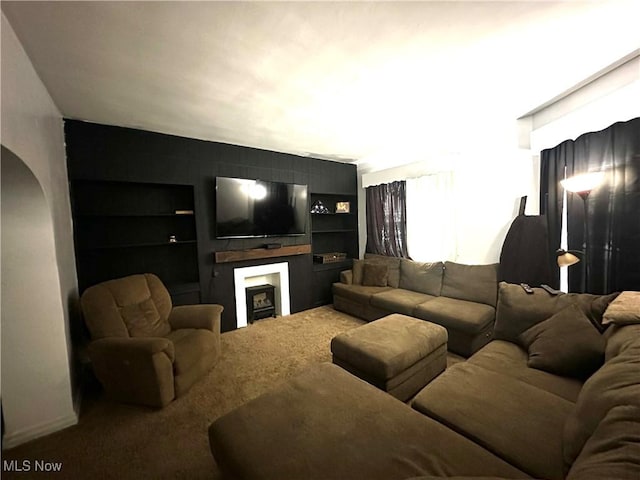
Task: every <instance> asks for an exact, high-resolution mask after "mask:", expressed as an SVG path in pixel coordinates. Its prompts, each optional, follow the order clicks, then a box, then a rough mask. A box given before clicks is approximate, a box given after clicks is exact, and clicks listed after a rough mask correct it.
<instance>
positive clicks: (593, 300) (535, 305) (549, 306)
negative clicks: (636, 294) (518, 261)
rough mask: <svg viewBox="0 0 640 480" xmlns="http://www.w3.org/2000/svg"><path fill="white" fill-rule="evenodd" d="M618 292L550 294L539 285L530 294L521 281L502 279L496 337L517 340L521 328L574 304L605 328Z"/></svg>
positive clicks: (597, 325) (523, 329) (511, 340)
mask: <svg viewBox="0 0 640 480" xmlns="http://www.w3.org/2000/svg"><path fill="white" fill-rule="evenodd" d="M617 295H618V294H617V293H613V294H610V295H592V294H588V293H580V294H576V293H565V294H560V295H550V294H549V293H548V292H547V291H546V290H544V289H543V288H537V287H534V288H533V294H528V293H526V292H525V291H524V290H523V289H522V287H521V286H520V285H515V284H512V283H506V282H500V284H499V287H498V306H497V308H496V326H495V331H494V338H496V339H498V340H507V341H509V342H514V343H517V338H518V335H520V334H521V333H522V332H524V331H525V330H527V329H528V328H531V327H532V326H533V325H535V324H536V323H540V322H542V321H544V320H546V319H547V318H549V317H551V316H552V315H554V314H555V313H557V312H559V311H560V310H562V309H563V308H566V307H568V306H569V305H571V304H575V305H577V306H578V307H579V308H580V309H581V310H582V311H583V313H584V314H585V315H586V316H587V318H589V320H590V321H591V322H592V323H593V324H594V325H595V326H596V327H599V328H600V329H602V325H601V322H602V315H603V314H604V311H605V310H606V308H607V306H608V305H609V303H610V302H611V301H612V300H613V299H614V298H616V296H617Z"/></svg>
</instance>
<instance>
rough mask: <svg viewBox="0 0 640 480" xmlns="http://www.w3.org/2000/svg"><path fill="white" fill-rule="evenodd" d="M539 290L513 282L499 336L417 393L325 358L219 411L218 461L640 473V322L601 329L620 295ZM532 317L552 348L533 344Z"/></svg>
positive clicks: (226, 465) (495, 474)
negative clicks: (589, 362) (395, 390)
mask: <svg viewBox="0 0 640 480" xmlns="http://www.w3.org/2000/svg"><path fill="white" fill-rule="evenodd" d="M534 290H535V293H534V294H533V295H529V296H527V295H526V294H525V293H524V292H523V290H522V289H521V288H520V287H519V286H516V285H510V284H505V283H502V284H501V285H500V299H499V302H498V311H497V318H496V325H495V333H496V337H498V339H497V340H494V341H492V342H491V343H489V344H488V345H486V346H485V347H483V348H482V349H481V350H480V351H478V352H477V353H475V354H474V355H473V356H472V357H471V358H469V359H468V360H467V361H465V362H460V363H457V364H455V365H453V366H451V367H449V368H448V369H447V370H446V371H445V372H444V373H443V374H441V375H440V376H438V377H437V378H436V379H434V380H433V381H432V382H431V383H430V384H428V385H427V386H426V387H425V388H424V389H423V390H422V391H421V392H419V393H418V395H417V396H416V397H414V399H413V400H412V402H410V403H409V404H406V403H403V402H400V401H398V400H397V399H395V398H393V397H392V396H391V395H388V394H386V393H384V392H382V391H380V390H378V389H376V388H375V387H373V386H371V385H369V384H368V383H365V382H364V381H362V380H360V379H358V378H356V377H355V376H352V375H350V374H349V373H347V372H346V371H344V370H342V369H341V368H340V367H338V366H336V365H332V364H322V365H317V366H315V367H313V368H311V369H309V370H307V371H305V372H304V373H302V374H301V375H300V376H298V377H296V378H294V379H293V380H291V381H289V382H287V383H285V384H284V385H282V386H281V387H280V388H278V389H276V390H274V391H272V392H270V393H268V394H266V395H263V396H262V397H259V398H257V399H255V400H253V401H251V402H249V403H247V404H245V405H243V406H241V407H239V408H238V409H236V410H234V411H232V412H230V413H229V414H227V415H225V416H223V417H221V418H219V419H218V420H216V421H215V422H214V423H213V424H212V425H211V427H210V429H209V439H210V445H211V450H212V453H213V455H214V457H215V459H216V462H217V463H218V465H219V467H220V469H221V470H222V472H223V474H224V476H225V477H226V478H233V479H258V478H260V479H278V480H279V479H285V478H286V479H310V480H313V479H323V480H332V479H336V480H337V479H367V480H369V479H385V480H393V479H399V480H400V479H408V478H415V479H418V478H420V479H422V480H427V479H435V478H442V477H448V478H458V477H465V478H477V479H480V478H484V479H489V478H538V479H550V480H551V479H566V480H605V479H606V480H613V479H620V480H631V479H633V480H635V479H638V478H640V375H638V372H640V324H630V325H612V326H610V327H609V328H608V329H607V330H606V331H605V332H604V333H603V334H600V333H599V332H598V331H597V330H596V329H595V328H594V327H593V325H597V326H598V327H601V320H602V316H603V312H604V311H605V309H606V308H607V306H608V304H609V302H611V301H612V300H613V299H614V298H615V295H611V296H595V295H574V294H566V295H560V296H557V297H552V296H550V295H549V294H548V293H547V292H546V291H544V290H542V289H537V288H536V289H534ZM574 308H578V309H579V310H574ZM607 311H608V310H607ZM567 312H570V313H571V315H572V319H569V320H567V318H566V317H565V315H566V314H567ZM639 315H640V309H638V310H637V313H636V314H635V317H636V318H637V317H638V316H639ZM574 320H575V321H579V322H581V323H580V326H579V327H577V328H576V329H575V332H573V331H567V330H563V328H564V327H565V326H567V325H572V328H573V327H575V326H576V325H578V324H575V325H574V324H572V323H571V322H572V321H574ZM591 322H594V323H593V325H591ZM558 328H559V329H558ZM532 329H533V330H534V331H537V332H538V333H539V334H540V335H539V337H538V339H539V340H542V344H540V345H542V347H541V346H540V345H538V344H537V343H536V342H534V343H532V344H530V345H529V346H528V347H526V348H525V347H523V346H522V342H523V341H524V340H523V338H525V337H526V336H527V334H528V332H530V331H532ZM563 332H564V333H563ZM594 332H595V334H594ZM574 333H575V334H574ZM587 337H588V340H586V339H587ZM593 342H595V344H596V345H599V347H598V349H596V350H593V349H591V350H590V349H588V348H587V349H586V350H585V349H584V348H583V347H584V346H585V345H587V344H589V345H593V344H594V343H593ZM545 349H546V351H545ZM545 355H546V356H547V357H550V358H554V359H555V360H558V359H560V362H559V363H558V365H556V367H558V368H563V367H564V366H565V365H567V364H570V363H571V358H572V357H575V356H576V355H577V356H578V357H580V356H582V357H584V358H585V359H586V358H587V357H588V356H592V355H596V356H599V361H600V364H601V366H600V367H599V368H598V369H597V370H596V371H595V372H593V373H591V374H590V375H588V378H587V375H586V374H585V372H582V371H580V370H579V369H578V370H575V372H576V373H579V375H578V376H577V377H570V376H561V375H557V374H554V373H551V372H550V371H545V370H541V369H539V368H532V367H531V366H529V365H530V364H532V362H539V361H540V360H541V358H544V357H545ZM558 355H559V356H558ZM576 365H577V366H579V364H574V366H576ZM545 368H550V367H549V366H548V365H547V366H546V367H545ZM583 374H584V375H585V376H584V377H582V376H581V375H583Z"/></svg>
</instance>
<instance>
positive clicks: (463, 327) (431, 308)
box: [413, 297, 495, 334]
mask: <svg viewBox="0 0 640 480" xmlns="http://www.w3.org/2000/svg"><path fill="white" fill-rule="evenodd" d="M413 314H414V316H415V317H418V318H422V319H423V320H428V321H429V322H434V323H437V324H439V325H442V326H443V327H446V328H448V329H453V330H460V331H464V332H467V333H471V334H474V333H479V332H481V331H482V330H483V329H484V328H485V327H487V325H489V324H490V323H491V322H493V319H494V317H495V309H494V308H493V307H491V306H489V305H485V304H484V303H475V302H468V301H465V300H456V299H455V298H448V297H436V298H434V299H432V300H429V301H427V302H425V303H421V304H420V305H418V306H416V308H415V310H414V312H413Z"/></svg>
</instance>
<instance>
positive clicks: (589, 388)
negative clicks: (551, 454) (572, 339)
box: [564, 337, 640, 468]
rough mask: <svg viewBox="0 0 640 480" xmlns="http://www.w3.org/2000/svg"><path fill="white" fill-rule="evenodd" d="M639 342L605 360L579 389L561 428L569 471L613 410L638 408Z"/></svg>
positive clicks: (639, 378) (638, 339)
mask: <svg viewBox="0 0 640 480" xmlns="http://www.w3.org/2000/svg"><path fill="white" fill-rule="evenodd" d="M638 372H640V338H637V337H636V338H635V340H634V341H633V342H631V343H629V344H628V345H627V346H626V348H624V350H622V351H621V352H620V353H619V354H618V355H616V356H615V357H613V358H611V360H608V361H607V362H606V363H605V364H604V365H603V366H602V368H600V370H598V371H597V372H596V373H594V374H593V375H592V376H591V378H589V380H587V381H586V382H585V384H584V386H583V387H582V391H581V392H580V395H579V396H578V401H577V402H576V408H575V409H574V411H573V413H572V414H571V415H570V416H569V418H568V419H567V422H566V424H565V428H564V461H565V465H566V467H567V468H569V467H570V466H571V465H572V464H573V462H574V461H575V460H576V458H577V457H578V454H579V453H580V451H581V450H582V449H583V447H584V446H585V444H586V442H587V440H588V439H589V437H591V435H593V433H594V432H595V430H596V428H597V427H598V425H599V423H600V422H601V421H602V419H603V418H604V417H605V416H606V414H607V412H608V411H609V410H611V409H613V408H614V407H616V406H620V405H622V406H624V405H634V406H636V407H640V375H638Z"/></svg>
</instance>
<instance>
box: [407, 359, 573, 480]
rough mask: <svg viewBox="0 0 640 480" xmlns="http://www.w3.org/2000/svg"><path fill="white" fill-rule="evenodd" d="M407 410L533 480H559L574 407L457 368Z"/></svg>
mask: <svg viewBox="0 0 640 480" xmlns="http://www.w3.org/2000/svg"><path fill="white" fill-rule="evenodd" d="M411 406H412V407H413V408H415V409H416V410H418V411H420V412H422V413H424V414H425V415H428V416H430V417H432V418H434V419H436V420H438V421H440V422H442V423H443V424H445V425H446V426H448V427H449V428H451V429H453V430H455V431H457V432H458V433H461V434H462V435H464V436H466V437H467V438H469V439H470V440H473V441H474V442H476V443H478V444H479V445H481V446H482V447H484V448H486V449H487V450H489V451H491V452H493V453H494V454H496V455H497V456H499V457H501V458H503V459H505V460H506V461H507V462H509V463H510V464H512V465H514V466H516V467H517V468H519V469H521V470H522V471H524V472H526V473H527V474H529V475H532V476H534V477H535V478H546V479H562V478H564V471H563V464H562V426H563V424H564V422H565V420H566V418H567V416H568V415H569V413H570V412H571V411H572V410H573V403H571V402H569V401H567V400H564V399H562V398H560V397H558V396H557V395H554V394H551V393H549V392H545V391H544V390H541V389H539V388H536V387H533V386H531V385H528V384H526V383H524V382H520V381H518V380H515V379H514V378H511V377H509V376H506V375H502V374H500V373H497V372H493V371H490V370H487V369H484V368H481V367H478V366H477V365H471V364H467V363H458V364H456V365H453V366H452V367H450V368H448V369H447V370H446V371H445V372H444V373H442V374H441V375H440V376H439V377H437V378H436V379H435V380H433V381H432V382H431V383H430V384H429V385H427V386H426V387H425V388H424V389H422V391H420V393H418V395H416V397H415V398H414V400H413V402H412V404H411ZM505 419H508V421H505ZM534 447H535V448H534Z"/></svg>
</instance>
